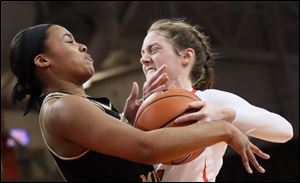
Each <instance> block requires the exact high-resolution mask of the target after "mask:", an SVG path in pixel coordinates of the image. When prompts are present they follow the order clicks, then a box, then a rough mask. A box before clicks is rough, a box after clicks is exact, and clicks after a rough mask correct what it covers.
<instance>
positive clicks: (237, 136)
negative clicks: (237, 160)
mask: <svg viewBox="0 0 300 183" xmlns="http://www.w3.org/2000/svg"><path fill="white" fill-rule="evenodd" d="M232 126H233V125H232ZM233 129H234V130H233V133H232V138H231V139H229V140H228V141H227V144H228V145H229V146H231V147H232V148H233V149H234V150H235V151H236V152H237V153H238V154H239V155H240V156H241V158H242V162H243V165H244V167H245V169H246V170H247V172H248V173H250V174H252V173H253V171H252V169H251V168H250V165H249V160H250V162H251V164H252V165H253V166H254V167H255V168H256V170H257V171H258V172H260V173H264V172H265V169H264V168H263V167H261V166H260V165H259V163H258V162H257V160H256V158H255V156H254V154H256V155H257V156H259V157H261V158H263V159H269V158H270V156H269V155H268V154H266V153H264V152H262V151H261V150H260V149H259V148H258V147H257V146H255V145H253V144H252V143H251V142H250V141H249V139H248V137H247V135H245V134H244V133H243V132H241V131H240V130H239V129H238V128H236V127H234V126H233Z"/></svg>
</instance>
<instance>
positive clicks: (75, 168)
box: [44, 92, 159, 182]
mask: <svg viewBox="0 0 300 183" xmlns="http://www.w3.org/2000/svg"><path fill="white" fill-rule="evenodd" d="M63 95H66V94H64V93H58V92H56V93H51V94H48V95H47V96H46V97H45V99H44V102H45V101H47V100H49V99H50V98H59V97H62V96H63ZM87 99H88V100H89V101H90V102H92V103H93V104H95V105H97V106H99V107H100V108H101V109H102V110H103V109H104V111H105V112H106V113H107V114H109V115H111V116H113V117H115V118H117V119H120V122H127V120H126V119H125V118H124V117H123V116H122V115H121V114H120V113H119V112H118V111H117V110H116V109H115V108H114V107H113V106H112V105H111V102H110V101H109V99H107V98H104V97H101V98H91V97H88V98H87ZM127 123H128V122H127ZM83 138H84V137H83ZM125 138H126V137H125ZM100 140H101V139H100ZM108 140H109V139H105V141H107V143H109V141H108ZM45 142H46V141H45ZM46 145H47V143H46ZM47 147H48V149H49V151H50V153H51V155H52V156H53V157H54V159H55V162H56V164H57V166H58V168H59V170H60V172H61V174H62V175H63V176H64V178H65V179H66V180H67V181H70V182H73V181H135V182H136V181H139V182H149V181H154V182H159V178H158V176H157V174H156V172H155V170H154V167H153V166H151V165H144V164H139V163H135V162H131V161H128V160H125V159H121V158H118V157H114V156H109V155H105V154H101V153H98V152H96V151H93V150H87V151H86V152H84V153H82V154H81V155H79V156H77V157H73V158H64V157H60V156H59V155H57V154H56V153H55V152H54V151H53V150H51V149H50V147H49V146H48V145H47Z"/></svg>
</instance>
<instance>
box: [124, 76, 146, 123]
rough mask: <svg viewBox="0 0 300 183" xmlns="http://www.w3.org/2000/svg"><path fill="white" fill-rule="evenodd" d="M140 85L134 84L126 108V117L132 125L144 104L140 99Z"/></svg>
mask: <svg viewBox="0 0 300 183" xmlns="http://www.w3.org/2000/svg"><path fill="white" fill-rule="evenodd" d="M138 95H139V85H138V84H137V83H136V82H133V85H132V89H131V93H130V95H129V96H128V98H127V99H126V102H125V106H124V111H123V113H124V117H125V118H126V119H127V120H128V121H129V122H130V123H131V124H133V123H134V120H135V115H136V113H137V111H138V109H139V107H140V106H141V104H142V101H143V100H142V99H138Z"/></svg>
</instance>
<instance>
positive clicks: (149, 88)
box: [144, 73, 169, 94]
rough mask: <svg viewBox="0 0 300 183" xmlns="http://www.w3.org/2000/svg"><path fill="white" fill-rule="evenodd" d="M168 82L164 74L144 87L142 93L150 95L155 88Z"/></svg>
mask: <svg viewBox="0 0 300 183" xmlns="http://www.w3.org/2000/svg"><path fill="white" fill-rule="evenodd" d="M168 80H169V77H168V76H167V74H166V73H164V74H162V75H161V76H159V78H158V79H157V80H156V81H154V82H153V83H152V84H151V85H150V86H149V85H146V86H145V87H144V93H145V94H147V93H150V92H152V90H154V89H155V88H157V87H159V86H160V85H164V84H166V83H167V82H168Z"/></svg>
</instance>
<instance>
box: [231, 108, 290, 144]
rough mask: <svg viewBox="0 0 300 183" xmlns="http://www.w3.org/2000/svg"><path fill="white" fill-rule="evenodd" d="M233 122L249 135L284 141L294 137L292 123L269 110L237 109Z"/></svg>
mask: <svg viewBox="0 0 300 183" xmlns="http://www.w3.org/2000/svg"><path fill="white" fill-rule="evenodd" d="M233 124H234V125H235V126H236V127H238V128H239V129H240V130H242V131H243V132H245V133H246V134H247V135H249V136H252V137H255V138H259V139H262V140H266V141H270V142H277V143H283V142H286V141H288V140H290V139H291V138H292V137H293V128H292V126H291V124H290V123H289V122H288V121H287V120H286V119H284V118H283V117H282V116H280V115H278V114H275V113H272V112H269V111H267V110H261V111H258V110H257V111H245V110H236V117H235V119H234V121H233Z"/></svg>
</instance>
